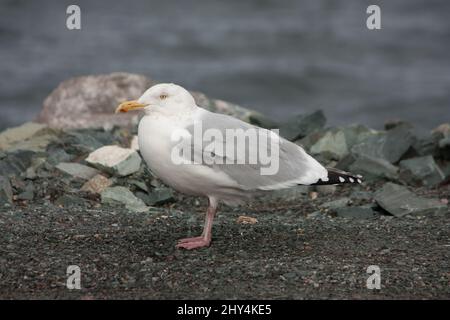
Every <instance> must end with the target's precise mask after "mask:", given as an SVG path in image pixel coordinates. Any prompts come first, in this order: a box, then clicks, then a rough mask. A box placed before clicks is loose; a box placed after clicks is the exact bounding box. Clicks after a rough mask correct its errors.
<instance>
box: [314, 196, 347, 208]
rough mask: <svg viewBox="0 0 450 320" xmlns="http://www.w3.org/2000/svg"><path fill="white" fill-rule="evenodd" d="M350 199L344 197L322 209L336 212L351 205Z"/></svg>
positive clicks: (323, 205)
mask: <svg viewBox="0 0 450 320" xmlns="http://www.w3.org/2000/svg"><path fill="white" fill-rule="evenodd" d="M350 201H351V200H350V198H347V197H344V198H341V199H337V200H333V201H329V202H325V203H323V204H321V205H320V208H324V209H330V210H335V209H337V208H341V207H346V206H347V205H348V204H349V203H350Z"/></svg>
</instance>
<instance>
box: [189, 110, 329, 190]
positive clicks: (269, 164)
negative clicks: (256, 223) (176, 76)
mask: <svg viewBox="0 0 450 320" xmlns="http://www.w3.org/2000/svg"><path fill="white" fill-rule="evenodd" d="M196 126H197V130H198V128H199V127H200V126H201V129H202V133H203V134H205V133H207V132H210V133H212V134H210V135H209V138H210V139H200V140H201V141H199V139H195V138H194V139H191V141H192V143H191V150H192V153H193V154H194V155H196V156H197V159H201V164H202V165H206V166H209V167H210V168H212V169H214V171H221V172H223V173H225V174H226V175H227V176H229V177H230V178H231V179H232V180H234V181H235V182H236V183H237V184H238V185H240V187H241V188H242V189H245V190H273V189H281V188H288V187H291V186H294V185H297V184H305V185H309V184H312V183H315V182H317V181H318V180H319V179H326V177H327V175H328V173H327V170H326V169H325V168H324V167H323V166H322V165H321V164H320V163H318V162H317V161H316V160H315V159H314V158H312V157H311V156H310V155H308V154H307V153H306V152H305V151H304V150H303V148H301V147H300V146H298V145H296V144H294V143H292V142H290V141H287V140H285V139H283V138H281V137H280V136H279V135H278V134H277V133H275V132H273V131H272V132H271V131H269V130H266V129H262V128H259V127H256V126H253V125H250V124H248V123H246V122H243V121H241V120H238V119H236V118H233V117H231V116H227V115H222V114H217V113H213V112H209V111H206V110H205V111H204V112H202V113H201V115H200V116H199V117H198V118H197V119H196V121H195V123H194V125H190V126H188V127H187V128H186V130H187V131H188V132H189V134H190V135H191V136H193V137H194V136H195V127H196ZM253 132H257V133H256V135H255V134H253ZM197 136H198V132H197ZM202 136H203V137H207V136H208V134H206V135H202ZM255 136H256V137H257V138H256V140H255ZM231 137H233V138H232V139H231ZM264 137H266V138H265V140H264ZM239 139H241V140H240V141H241V144H239V142H238V141H239ZM242 141H244V143H242ZM264 141H265V142H266V143H263V142H264ZM230 150H234V152H231V151H230ZM255 159H257V161H256V162H255Z"/></svg>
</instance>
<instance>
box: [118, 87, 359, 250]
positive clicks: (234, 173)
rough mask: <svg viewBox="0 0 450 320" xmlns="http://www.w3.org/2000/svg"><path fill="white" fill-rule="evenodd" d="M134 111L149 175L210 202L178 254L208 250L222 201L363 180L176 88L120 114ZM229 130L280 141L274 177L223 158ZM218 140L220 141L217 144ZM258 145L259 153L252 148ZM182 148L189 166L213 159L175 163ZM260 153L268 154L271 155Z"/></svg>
mask: <svg viewBox="0 0 450 320" xmlns="http://www.w3.org/2000/svg"><path fill="white" fill-rule="evenodd" d="M131 110H142V111H143V112H144V113H145V114H144V116H143V117H142V119H141V121H140V123H139V130H138V141H139V149H140V152H141V155H142V157H143V158H144V160H145V162H146V163H147V165H148V166H149V168H150V169H151V171H152V172H153V173H154V174H155V175H156V176H158V177H159V178H160V179H161V180H162V181H163V182H164V183H166V184H167V185H169V186H170V187H172V188H174V189H175V190H177V191H179V192H182V193H185V194H188V195H193V196H204V197H207V198H208V199H209V206H208V209H207V211H206V219H205V225H204V229H203V233H202V234H201V236H199V237H194V238H186V239H181V240H179V242H178V244H177V247H178V248H185V249H194V248H199V247H205V246H209V245H210V243H211V229H212V223H213V218H214V215H215V213H216V210H217V206H218V203H219V202H220V201H223V202H225V203H228V204H235V203H240V202H242V201H243V200H246V199H248V198H249V197H251V196H252V195H254V193H255V192H258V191H259V192H261V191H268V190H276V189H282V188H289V187H293V186H296V185H299V184H300V185H320V184H342V183H361V176H359V175H352V174H349V173H346V172H342V171H338V170H335V169H331V168H328V169H327V168H325V167H323V166H322V165H321V164H320V163H319V162H317V161H316V160H315V159H314V158H312V157H311V156H310V155H308V154H307V153H306V152H305V151H304V150H303V148H302V147H300V146H298V145H296V144H295V143H292V142H290V141H288V140H285V139H283V138H282V137H280V136H278V135H277V134H276V133H273V131H269V130H266V129H262V128H259V127H256V126H253V125H251V124H248V123H246V122H244V121H241V120H238V119H236V118H233V117H231V116H227V115H223V114H218V113H213V112H210V111H208V110H205V109H203V108H201V107H199V106H197V105H196V103H195V100H194V98H193V97H192V95H191V94H190V93H189V92H188V91H187V90H186V89H184V88H183V87H181V86H178V85H175V84H172V83H161V84H157V85H154V86H152V87H151V88H149V89H148V90H147V91H145V93H144V94H143V95H142V96H141V97H140V98H139V99H138V100H134V101H126V102H123V103H122V104H120V105H119V106H118V108H117V110H116V113H118V112H128V111H131ZM196 126H200V127H201V128H202V130H203V132H207V131H208V130H211V132H214V137H215V139H214V140H215V141H213V140H211V139H210V141H209V142H211V141H213V142H214V146H215V148H214V149H211V148H210V146H211V144H209V148H210V149H208V144H205V141H203V140H202V141H200V142H199V141H198V139H197V140H196V139H195V135H196V133H195V130H196V129H195V128H196ZM227 130H241V132H246V131H245V130H258V132H260V133H266V134H267V137H269V138H271V139H272V140H275V141H278V144H277V146H278V154H277V158H276V159H275V160H276V161H277V168H276V169H277V170H276V172H275V173H272V174H262V173H261V172H262V171H261V168H262V167H263V165H262V164H261V163H256V164H255V163H250V162H248V161H247V163H246V162H245V161H244V162H242V161H241V162H239V161H236V159H232V160H231V161H227V160H229V158H230V154H229V153H228V152H227V153H226V154H225V152H224V150H225V149H226V148H227V146H225V143H226V142H228V141H226V139H224V138H223V137H226V134H227V132H226V131H227ZM220 134H222V139H219V138H217V137H218V136H220ZM244 138H245V137H244ZM269 138H268V139H269ZM233 141H234V140H233ZM260 141H261V140H260ZM256 145H257V147H256V148H252V147H255V146H256ZM180 146H188V148H187V149H188V151H192V154H190V155H188V156H185V155H184V152H185V151H186V149H183V152H182V154H183V155H182V157H185V158H184V159H185V160H186V159H187V158H189V160H192V157H193V156H194V157H196V156H198V155H200V158H196V159H202V160H203V159H205V155H209V158H208V159H205V161H200V162H199V161H186V162H180V161H179V160H180V159H175V158H174V155H176V154H178V151H180V150H179V149H180ZM271 146H272V147H273V146H274V145H271ZM177 148H178V149H177ZM258 148H260V149H261V148H264V145H260V144H258V143H255V142H252V141H250V142H249V143H248V144H246V145H245V146H244V149H242V150H237V152H236V154H237V155H236V156H235V157H236V158H237V160H243V159H242V154H241V153H242V152H244V153H247V154H248V153H250V154H252V153H254V152H255V150H256V152H259V151H261V150H258ZM267 149H269V146H267ZM174 150H175V151H177V152H174ZM252 150H253V151H252ZM273 150H275V149H273ZM227 151H228V149H227ZM262 151H265V152H266V154H267V153H268V150H262ZM187 154H189V152H188V153H187ZM243 157H244V158H245V157H246V155H244V156H243ZM211 159H212V160H221V161H211ZM175 160H176V161H175ZM206 160H209V161H206ZM233 161H234V162H233ZM231 162H233V163H231Z"/></svg>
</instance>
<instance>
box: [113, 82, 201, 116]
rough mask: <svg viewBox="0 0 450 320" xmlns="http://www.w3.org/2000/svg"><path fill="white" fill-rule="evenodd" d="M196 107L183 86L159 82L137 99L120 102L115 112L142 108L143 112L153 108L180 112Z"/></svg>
mask: <svg viewBox="0 0 450 320" xmlns="http://www.w3.org/2000/svg"><path fill="white" fill-rule="evenodd" d="M195 107H196V104H195V100H194V97H193V96H192V95H191V94H190V93H189V91H187V90H186V89H184V88H183V87H181V86H179V85H176V84H173V83H160V84H157V85H154V86H153V87H150V88H149V89H147V91H145V92H144V94H143V95H142V96H141V97H140V98H139V99H137V100H131V101H125V102H123V103H121V104H120V105H119V106H118V107H117V109H116V113H119V112H128V111H132V110H143V111H144V112H145V113H149V112H152V111H153V110H155V109H156V110H161V111H162V110H164V111H168V112H181V111H184V110H186V111H188V110H192V109H193V108H195Z"/></svg>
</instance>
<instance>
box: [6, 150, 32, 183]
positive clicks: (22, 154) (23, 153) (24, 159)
mask: <svg viewBox="0 0 450 320" xmlns="http://www.w3.org/2000/svg"><path fill="white" fill-rule="evenodd" d="M34 154H35V153H34V152H32V151H27V150H18V151H14V152H11V153H8V154H7V155H6V157H4V158H3V159H1V160H0V175H2V176H8V177H10V176H14V175H20V174H22V173H24V172H25V171H26V169H27V168H28V167H29V166H30V165H31V162H32V160H33V156H34Z"/></svg>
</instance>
